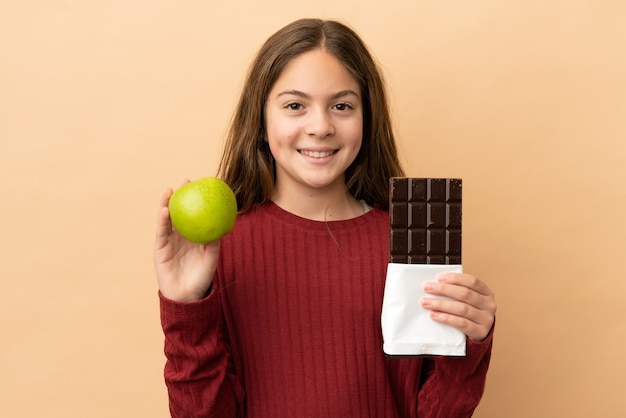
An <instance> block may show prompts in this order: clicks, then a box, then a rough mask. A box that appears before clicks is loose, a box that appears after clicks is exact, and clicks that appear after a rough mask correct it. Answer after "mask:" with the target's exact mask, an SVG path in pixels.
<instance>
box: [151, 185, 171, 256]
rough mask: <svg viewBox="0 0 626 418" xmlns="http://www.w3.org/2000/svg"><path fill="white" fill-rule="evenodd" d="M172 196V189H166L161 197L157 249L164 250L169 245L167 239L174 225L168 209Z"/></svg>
mask: <svg viewBox="0 0 626 418" xmlns="http://www.w3.org/2000/svg"><path fill="white" fill-rule="evenodd" d="M171 196H172V189H171V188H168V189H166V190H165V191H164V192H163V194H162V195H161V200H160V201H159V213H158V215H157V227H156V240H155V246H156V248H162V247H163V246H164V245H165V244H166V243H167V238H168V236H169V234H170V233H171V231H172V223H171V221H170V215H169V209H168V207H167V205H168V203H169V200H170V197H171Z"/></svg>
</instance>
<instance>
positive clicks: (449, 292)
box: [424, 281, 489, 309]
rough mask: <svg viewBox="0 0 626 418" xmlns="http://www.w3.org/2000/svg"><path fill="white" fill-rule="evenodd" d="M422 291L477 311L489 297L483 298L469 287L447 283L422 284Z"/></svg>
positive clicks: (483, 296)
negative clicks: (458, 302)
mask: <svg viewBox="0 0 626 418" xmlns="http://www.w3.org/2000/svg"><path fill="white" fill-rule="evenodd" d="M424 291H425V292H426V293H428V294H431V295H436V296H442V297H445V298H449V299H453V300H456V301H460V302H462V303H465V304H467V305H470V306H473V307H476V308H479V309H482V308H483V307H484V305H485V300H486V299H488V298H489V296H485V295H483V294H481V293H479V292H477V291H475V290H473V289H471V288H469V287H465V286H463V285H461V284H453V283H450V282H447V281H444V282H441V281H437V282H427V283H425V284H424Z"/></svg>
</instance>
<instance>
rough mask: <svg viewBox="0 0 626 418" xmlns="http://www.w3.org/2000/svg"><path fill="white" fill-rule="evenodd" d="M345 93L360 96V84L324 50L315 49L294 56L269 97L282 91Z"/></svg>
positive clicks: (342, 65) (337, 60) (341, 64)
mask: <svg viewBox="0 0 626 418" xmlns="http://www.w3.org/2000/svg"><path fill="white" fill-rule="evenodd" d="M348 89H349V90H353V91H355V92H359V84H358V83H357V81H356V80H355V78H354V77H353V76H352V74H351V73H350V72H349V71H348V69H347V68H346V66H345V65H344V64H343V63H342V62H341V61H339V59H337V58H336V57H335V56H334V55H332V54H330V53H328V52H326V51H325V50H323V49H314V50H312V51H308V52H305V53H303V54H301V55H299V56H297V57H296V58H294V59H293V60H291V61H290V62H289V63H288V64H287V65H286V66H285V68H284V69H283V70H282V72H281V73H280V75H279V76H278V79H277V80H276V82H275V83H274V86H273V87H272V89H271V93H270V95H272V94H275V93H277V92H279V91H282V90H299V91H303V92H306V93H315V92H320V93H322V92H326V91H329V92H333V91H335V92H336V91H340V90H348Z"/></svg>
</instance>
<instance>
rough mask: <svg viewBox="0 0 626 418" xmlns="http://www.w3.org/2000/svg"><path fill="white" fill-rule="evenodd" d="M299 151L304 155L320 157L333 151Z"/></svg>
mask: <svg viewBox="0 0 626 418" xmlns="http://www.w3.org/2000/svg"><path fill="white" fill-rule="evenodd" d="M300 153H301V154H304V155H306V156H308V157H314V158H322V157H328V156H329V155H332V153H333V151H307V150H301V151H300Z"/></svg>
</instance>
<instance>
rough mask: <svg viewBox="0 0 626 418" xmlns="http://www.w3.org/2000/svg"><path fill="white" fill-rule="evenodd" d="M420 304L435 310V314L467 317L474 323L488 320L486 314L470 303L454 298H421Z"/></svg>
mask: <svg viewBox="0 0 626 418" xmlns="http://www.w3.org/2000/svg"><path fill="white" fill-rule="evenodd" d="M420 302H421V305H422V306H423V307H424V308H426V309H429V310H431V311H432V312H435V314H448V315H452V316H455V317H459V318H464V319H467V320H469V321H471V322H473V323H475V324H480V323H482V322H484V321H486V320H487V321H488V314H487V312H485V311H482V310H480V309H478V308H476V307H474V306H472V305H469V304H467V303H463V302H459V301H456V300H449V299H439V298H428V297H425V298H422V300H421V301H420Z"/></svg>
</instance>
